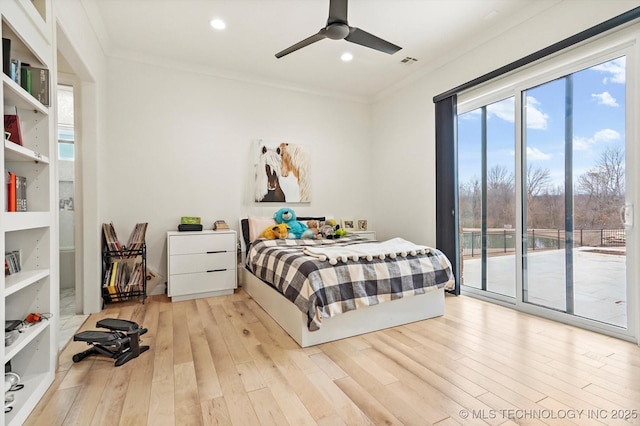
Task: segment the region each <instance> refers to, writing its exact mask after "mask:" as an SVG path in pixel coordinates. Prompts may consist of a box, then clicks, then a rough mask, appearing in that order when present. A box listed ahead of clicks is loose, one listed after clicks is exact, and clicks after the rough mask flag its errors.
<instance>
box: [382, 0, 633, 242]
mask: <svg viewBox="0 0 640 426" xmlns="http://www.w3.org/2000/svg"><path fill="white" fill-rule="evenodd" d="M638 5H640V1H626V0H619V1H563V2H560V3H559V4H557V5H555V6H553V7H552V8H550V9H547V10H546V11H544V12H543V13H541V14H540V15H538V16H536V17H535V18H533V19H530V20H528V21H526V22H524V23H522V24H521V25H519V26H517V27H514V28H512V29H510V30H508V31H507V32H505V33H504V34H503V35H501V36H499V37H497V38H495V39H493V40H491V41H490V42H488V43H486V44H484V45H482V46H480V47H479V48H477V49H475V50H474V51H473V52H471V53H469V54H467V55H464V56H463V57H460V58H458V59H456V60H454V61H452V62H450V63H447V64H441V66H440V67H439V68H436V67H434V66H431V69H432V70H431V71H430V72H427V73H425V72H422V73H418V74H419V75H420V76H419V77H418V76H416V75H414V76H412V77H411V78H410V79H408V80H407V81H406V82H403V83H401V84H399V85H398V86H397V90H395V91H386V93H388V94H386V95H385V96H384V97H381V99H379V100H377V101H376V102H375V103H374V105H373V107H372V130H373V131H372V134H373V136H372V153H373V159H372V166H373V170H374V171H375V172H374V173H372V177H373V181H372V187H374V188H376V193H379V194H384V195H383V196H375V194H373V195H372V200H373V202H374V204H373V209H372V218H373V219H374V221H375V223H376V231H378V234H377V237H378V238H387V237H391V236H393V235H400V236H403V237H405V238H407V237H411V238H412V239H413V240H415V241H416V242H419V243H422V244H429V245H434V244H435V226H436V225H435V185H434V180H435V162H434V156H435V124H434V115H435V107H434V104H433V97H434V96H436V95H438V94H440V93H443V92H445V91H447V90H449V89H452V88H454V87H456V86H458V85H461V84H463V83H466V82H467V81H470V80H472V79H474V78H477V77H480V76H481V75H483V74H486V73H488V72H490V71H493V70H495V69H497V68H499V67H501V66H504V65H506V64H508V63H511V62H513V61H515V60H517V59H520V58H522V57H524V56H526V55H528V54H531V53H533V52H535V51H537V50H540V49H543V48H545V47H547V46H549V45H551V44H553V43H555V42H558V41H560V40H562V39H565V38H567V37H569V36H571V35H574V34H576V33H578V32H580V31H582V30H585V29H587V28H589V27H591V26H593V25H596V24H599V23H600V22H602V21H605V20H607V19H609V18H612V17H614V16H617V15H619V14H621V13H623V12H625V11H627V10H630V9H632V8H634V7H637V6H638ZM585 10H589V13H585ZM378 171H380V173H378ZM389 171H392V172H389Z"/></svg>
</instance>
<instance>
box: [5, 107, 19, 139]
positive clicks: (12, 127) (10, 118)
mask: <svg viewBox="0 0 640 426" xmlns="http://www.w3.org/2000/svg"><path fill="white" fill-rule="evenodd" d="M4 131H5V132H7V133H9V137H8V140H9V141H11V142H13V143H17V144H18V145H22V125H21V124H20V117H18V109H17V108H16V113H15V114H5V115H4Z"/></svg>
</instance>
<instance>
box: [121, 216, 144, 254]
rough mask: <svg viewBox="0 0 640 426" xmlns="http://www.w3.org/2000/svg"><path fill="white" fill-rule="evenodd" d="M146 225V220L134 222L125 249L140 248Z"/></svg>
mask: <svg viewBox="0 0 640 426" xmlns="http://www.w3.org/2000/svg"><path fill="white" fill-rule="evenodd" d="M147 226H148V223H147V222H143V223H136V226H134V227H133V230H132V231H131V234H130V235H129V240H128V241H127V245H126V246H125V247H126V248H127V250H140V249H141V248H142V245H143V244H144V239H145V236H146V233H147Z"/></svg>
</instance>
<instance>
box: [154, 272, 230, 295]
mask: <svg viewBox="0 0 640 426" xmlns="http://www.w3.org/2000/svg"><path fill="white" fill-rule="evenodd" d="M234 288H236V270H235V269H228V270H226V271H215V272H198V273H194V274H180V275H170V278H169V288H168V289H167V293H168V295H169V297H173V296H182V295H185V294H194V295H195V294H197V293H207V292H211V291H219V290H229V289H234Z"/></svg>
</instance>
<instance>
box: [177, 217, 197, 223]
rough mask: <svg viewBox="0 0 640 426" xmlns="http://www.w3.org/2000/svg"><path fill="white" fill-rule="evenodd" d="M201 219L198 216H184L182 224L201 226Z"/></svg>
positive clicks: (181, 220) (181, 219)
mask: <svg viewBox="0 0 640 426" xmlns="http://www.w3.org/2000/svg"><path fill="white" fill-rule="evenodd" d="M199 223H200V218H199V217H196V216H182V217H181V218H180V224H182V225H191V224H199Z"/></svg>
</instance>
